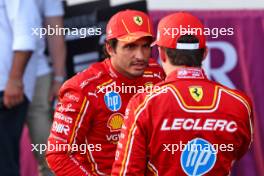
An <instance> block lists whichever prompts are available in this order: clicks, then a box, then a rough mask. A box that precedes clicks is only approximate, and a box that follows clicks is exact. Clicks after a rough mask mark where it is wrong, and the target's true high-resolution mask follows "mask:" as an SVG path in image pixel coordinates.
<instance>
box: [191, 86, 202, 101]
mask: <svg viewBox="0 0 264 176" xmlns="http://www.w3.org/2000/svg"><path fill="white" fill-rule="evenodd" d="M189 92H190V94H191V96H192V98H193V99H194V100H195V101H197V102H199V101H201V99H202V98H203V89H202V87H200V86H192V87H189Z"/></svg>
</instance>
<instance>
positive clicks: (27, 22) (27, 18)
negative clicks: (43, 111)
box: [0, 0, 40, 100]
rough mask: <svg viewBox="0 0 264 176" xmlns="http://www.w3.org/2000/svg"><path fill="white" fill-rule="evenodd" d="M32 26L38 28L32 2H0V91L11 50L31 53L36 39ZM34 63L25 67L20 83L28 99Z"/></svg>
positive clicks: (34, 60) (10, 61) (4, 83)
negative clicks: (22, 84)
mask: <svg viewBox="0 0 264 176" xmlns="http://www.w3.org/2000/svg"><path fill="white" fill-rule="evenodd" d="M32 27H34V28H36V27H40V16H39V13H38V11H37V7H36V4H35V1H34V0H0V41H1V44H0V91H3V90H4V89H5V87H6V84H7V81H8V77H9V72H10V69H11V66H12V62H13V52H14V51H16V50H17V51H34V50H35V48H36V41H37V36H34V35H32ZM36 63H37V60H36V59H34V58H31V59H30V60H29V62H28V64H27V67H26V70H25V73H24V76H23V82H24V91H25V94H26V96H27V98H28V99H29V100H31V99H32V94H33V88H34V83H35V77H36V69H37V68H36Z"/></svg>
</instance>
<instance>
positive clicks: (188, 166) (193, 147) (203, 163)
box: [181, 138, 217, 176]
mask: <svg viewBox="0 0 264 176" xmlns="http://www.w3.org/2000/svg"><path fill="white" fill-rule="evenodd" d="M216 158H217V156H216V150H215V149H214V147H213V145H212V144H211V143H210V142H208V141H207V140H205V139H202V138H195V139H193V140H191V141H189V142H188V144H187V145H186V146H185V147H184V150H183V152H182V154H181V167H182V169H183V171H184V172H185V173H186V174H187V175H191V176H200V175H203V174H205V173H207V172H209V171H210V170H211V169H212V168H213V167H214V165H215V162H216Z"/></svg>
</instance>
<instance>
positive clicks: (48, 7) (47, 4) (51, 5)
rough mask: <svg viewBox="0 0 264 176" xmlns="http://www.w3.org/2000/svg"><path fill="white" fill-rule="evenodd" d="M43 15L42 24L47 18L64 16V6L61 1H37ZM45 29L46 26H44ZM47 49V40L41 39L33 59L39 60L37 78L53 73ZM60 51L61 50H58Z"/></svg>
mask: <svg viewBox="0 0 264 176" xmlns="http://www.w3.org/2000/svg"><path fill="white" fill-rule="evenodd" d="M35 1H36V3H37V6H38V9H39V12H40V15H41V20H42V21H41V23H42V24H43V22H44V18H45V17H53V16H63V14H64V11H63V4H62V1H61V0H35ZM43 27H44V25H43ZM45 48H46V42H45V38H44V37H42V38H39V41H38V45H37V51H36V52H35V53H34V55H33V57H37V58H38V71H37V76H42V75H46V74H48V73H50V72H51V68H50V66H49V64H48V58H47V56H46V55H45V54H44V51H45ZM58 49H59V48H58Z"/></svg>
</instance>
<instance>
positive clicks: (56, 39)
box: [44, 16, 66, 101]
mask: <svg viewBox="0 0 264 176" xmlns="http://www.w3.org/2000/svg"><path fill="white" fill-rule="evenodd" d="M44 23H45V27H46V28H47V27H48V25H49V27H51V28H54V29H55V28H56V27H57V28H62V27H63V17H62V16H53V17H45V21H44ZM47 42H48V49H49V53H50V57H51V59H52V63H53V82H52V87H51V90H50V95H49V100H50V101H52V100H54V98H56V97H57V96H58V93H59V89H60V87H61V86H62V83H63V79H64V78H65V76H66V73H65V61H66V46H65V41H64V36H63V35H56V34H55V35H47Z"/></svg>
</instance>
